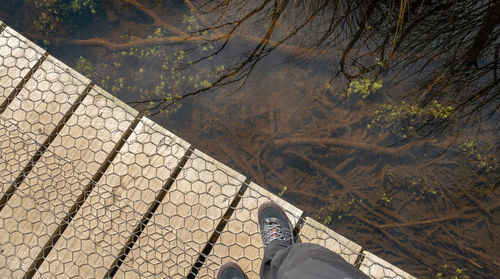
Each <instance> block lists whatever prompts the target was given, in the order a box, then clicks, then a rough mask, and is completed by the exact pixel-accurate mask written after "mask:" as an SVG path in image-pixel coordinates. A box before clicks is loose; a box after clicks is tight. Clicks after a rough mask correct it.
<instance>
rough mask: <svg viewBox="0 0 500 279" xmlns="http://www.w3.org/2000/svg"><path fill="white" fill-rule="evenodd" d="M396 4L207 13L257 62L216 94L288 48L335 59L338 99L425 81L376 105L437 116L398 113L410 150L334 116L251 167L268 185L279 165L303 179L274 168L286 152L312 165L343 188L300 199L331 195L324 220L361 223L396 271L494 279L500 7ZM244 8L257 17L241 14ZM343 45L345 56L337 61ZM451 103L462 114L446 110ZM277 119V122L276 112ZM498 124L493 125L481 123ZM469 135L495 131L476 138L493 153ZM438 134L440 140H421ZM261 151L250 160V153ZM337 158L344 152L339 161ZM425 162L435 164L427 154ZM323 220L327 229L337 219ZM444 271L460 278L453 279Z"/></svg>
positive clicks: (208, 8)
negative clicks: (364, 83)
mask: <svg viewBox="0 0 500 279" xmlns="http://www.w3.org/2000/svg"><path fill="white" fill-rule="evenodd" d="M394 4H395V3H390V2H382V1H363V2H356V1H345V2H343V1H314V3H311V2H297V1H290V2H288V1H275V2H273V1H264V2H259V3H258V4H255V3H249V2H248V1H238V2H236V3H235V2H232V1H219V2H216V3H214V2H213V1H210V2H206V3H204V4H200V5H199V11H198V13H199V14H200V16H206V18H210V19H214V18H215V19H219V20H214V21H212V22H210V23H208V22H205V24H206V26H207V27H209V29H210V30H212V31H213V30H218V33H219V34H222V35H219V37H220V38H221V39H222V40H229V38H230V37H229V35H230V36H231V38H238V40H241V41H247V42H253V45H254V48H253V49H251V50H250V51H249V52H248V54H247V56H245V58H244V60H242V61H240V63H237V64H236V65H235V66H234V67H233V68H230V69H229V70H228V73H229V74H228V76H226V77H224V78H222V79H221V80H220V81H216V82H215V83H214V84H217V83H219V82H220V84H227V83H228V82H233V81H242V82H244V81H245V80H246V79H247V78H248V75H249V74H250V73H251V72H252V70H253V69H254V67H255V65H256V64H257V63H258V62H259V61H261V60H262V59H263V58H264V57H266V56H267V55H269V54H270V53H271V52H273V51H275V50H276V51H281V52H285V53H288V54H290V55H292V56H294V57H298V58H300V59H316V58H318V57H321V58H322V59H324V58H325V57H326V58H329V59H331V60H333V62H334V64H335V65H336V66H335V68H336V72H335V73H334V75H333V77H332V78H331V79H330V81H329V86H335V87H336V88H335V90H339V88H338V86H337V84H336V83H339V82H344V83H346V84H350V83H351V82H352V81H355V80H359V79H366V78H372V79H375V78H385V77H387V78H393V79H395V80H396V81H398V82H403V81H411V82H412V84H414V87H413V88H412V89H411V90H406V91H403V92H401V91H398V92H394V93H389V92H384V93H385V95H386V96H384V97H383V98H376V97H374V98H373V99H372V100H371V101H372V102H374V103H375V104H376V103H377V102H378V103H379V104H380V103H381V104H386V103H389V104H392V106H391V110H389V111H386V113H394V112H395V111H396V112H398V106H399V107H400V108H401V107H404V105H403V104H401V98H402V97H404V100H405V102H406V103H407V104H408V103H410V104H411V105H412V107H417V108H418V109H419V110H420V111H426V110H427V114H425V113H406V114H405V113H403V112H404V110H399V113H400V116H401V117H400V119H397V118H392V119H391V121H401V123H399V124H398V125H399V126H400V127H401V129H402V130H404V131H406V130H405V129H407V128H408V127H409V126H412V127H411V129H412V130H413V134H411V135H410V136H413V138H412V139H411V140H408V137H402V136H401V134H399V135H389V134H387V133H383V132H384V131H378V132H380V134H376V133H375V132H368V134H367V132H366V131H365V130H366V129H363V126H364V125H362V124H363V123H366V122H367V121H368V120H367V118H370V116H367V115H361V116H359V117H352V116H351V117H347V118H342V119H343V120H347V121H345V122H343V123H338V122H337V123H333V124H332V120H333V119H335V117H336V116H338V114H336V113H326V112H325V113H324V114H323V115H324V116H326V117H325V118H326V119H325V120H323V121H322V120H320V119H315V120H316V121H318V122H320V123H321V124H320V125H318V126H319V127H318V128H317V129H306V130H302V131H300V130H298V131H297V130H294V129H293V128H292V129H288V130H281V131H280V130H279V129H278V131H277V132H276V133H274V134H272V135H271V138H273V139H274V140H273V141H271V142H269V141H268V142H267V143H268V144H270V145H271V146H269V145H268V146H267V148H265V147H263V148H264V149H260V150H254V151H258V153H257V154H258V158H257V159H256V161H257V166H258V170H257V171H252V170H251V169H252V168H251V167H246V169H248V170H249V172H251V173H252V172H253V173H254V174H255V176H256V177H263V176H264V175H263V174H262V172H263V170H262V169H263V167H261V166H260V164H259V163H261V164H264V163H263V162H264V161H266V162H268V163H267V167H268V169H267V170H265V171H266V173H267V174H268V175H271V176H276V177H278V178H277V179H276V180H278V181H281V182H284V181H287V179H286V178H285V177H284V176H287V175H290V173H281V174H280V173H276V172H273V170H271V168H275V169H284V167H285V166H284V164H283V162H281V160H276V159H273V158H272V157H273V156H274V154H276V152H284V153H286V154H287V155H288V156H290V158H291V159H292V160H293V161H297V160H299V161H301V162H303V163H305V164H306V165H308V166H309V168H310V171H311V172H317V173H318V174H317V175H315V176H317V178H316V179H321V176H324V178H325V179H324V183H325V184H328V183H333V184H334V185H335V186H336V187H337V190H333V191H331V192H330V198H331V199H330V198H325V196H322V195H318V194H316V195H313V196H312V197H310V199H309V198H308V196H310V195H308V194H309V193H308V191H309V189H310V188H309V189H308V188H307V187H302V188H301V187H300V186H298V185H296V186H298V187H288V188H289V189H292V190H291V191H292V192H293V191H294V190H293V189H294V188H295V189H296V192H295V195H296V197H300V198H302V199H305V200H307V202H304V203H303V206H307V204H309V205H310V204H313V203H314V201H316V202H318V199H319V201H320V203H324V204H325V206H324V207H323V209H324V211H327V213H326V214H325V213H324V212H323V213H320V214H319V215H320V217H321V216H322V215H323V216H322V217H325V216H326V215H328V216H330V217H331V215H334V218H335V217H337V218H344V219H348V220H349V221H345V222H346V224H348V225H349V227H350V228H349V229H345V231H347V232H349V235H356V237H359V236H360V235H361V236H364V239H365V240H366V245H367V246H368V247H372V248H374V249H379V250H378V251H380V248H379V247H381V243H383V244H382V245H385V249H386V250H384V251H380V252H381V253H383V254H384V255H385V256H387V257H389V258H391V260H393V261H395V262H396V263H402V262H406V263H408V262H412V263H416V264H417V265H418V266H409V267H408V268H409V269H410V271H413V272H415V273H416V274H418V275H423V276H426V277H427V276H429V273H428V272H431V273H432V274H433V275H434V276H437V275H436V274H437V273H436V272H439V271H444V273H445V274H447V275H449V276H451V275H458V274H456V273H457V272H458V271H457V270H460V268H461V267H464V266H466V267H467V269H468V270H469V272H472V273H473V274H475V275H476V276H491V275H492V274H495V273H497V272H498V271H499V267H500V264H499V263H498V261H496V260H495V255H497V253H496V249H497V248H498V247H496V245H491V244H493V243H496V235H497V232H498V229H499V228H498V224H499V220H498V217H495V212H498V210H499V209H500V204H499V203H498V186H499V185H498V183H497V182H495V181H496V179H498V161H497V156H498V146H499V145H498V141H497V139H496V138H495V135H498V133H497V132H496V130H493V131H488V129H490V128H491V120H493V121H498V114H497V110H498V106H499V104H500V102H499V94H498V93H499V90H498V89H499V88H498V78H497V70H498V64H497V63H498V49H499V41H498V35H499V34H500V30H499V28H498V23H499V22H500V20H499V18H498V17H499V15H500V10H499V9H500V4H499V3H498V2H496V1H490V2H488V1H479V2H477V1H463V2H456V1H440V2H428V1H418V2H416V3H408V2H407V1H401V3H400V4H401V6H400V7H391V5H394ZM398 4H399V3H398ZM243 7H244V8H243ZM240 10H245V11H249V12H245V13H243V14H241V12H238V11H240ZM220 11H223V12H222V13H220ZM391 13H393V14H394V15H392V19H391ZM204 21H206V20H205V19H204ZM214 26H215V27H214ZM238 28H240V29H241V30H239V31H238ZM214 33H216V32H215V31H214ZM257 38H258V39H257ZM223 47H225V44H222V45H221V48H223ZM336 49H341V50H342V51H341V52H340V53H336V52H335V50H336ZM376 59H377V60H376ZM281 97H283V96H281ZM332 99H335V98H330V99H325V98H322V97H317V98H315V100H309V101H310V102H306V105H308V108H309V109H311V107H312V108H313V109H315V110H317V111H319V112H323V111H324V110H326V109H327V108H330V109H336V110H338V106H336V105H334V103H332ZM270 101H271V102H272V101H273V100H272V97H271V100H270ZM276 102H279V101H278V100H276ZM349 102H350V100H346V101H345V103H347V104H348V105H352V106H353V107H354V111H364V110H365V109H369V108H373V107H376V105H367V104H364V103H362V104H349ZM318 103H319V104H318ZM439 107H440V108H443V107H448V108H450V110H449V111H448V112H444V111H443V110H441V111H440V112H439ZM436 111H438V112H436ZM351 113H352V111H351ZM309 116H310V115H309ZM269 118H270V119H273V117H272V116H271V115H269ZM294 120H295V121H297V122H303V120H301V119H300V117H294V116H290V118H289V119H288V121H294ZM415 120H416V121H415ZM488 121H490V125H488V124H484V126H482V127H481V125H478V124H481V123H483V122H488ZM285 122H286V121H285ZM224 123H225V122H224V121H220V122H219V124H218V125H221V126H223V127H224V126H225V124H224ZM226 124H227V123H226ZM282 124H283V123H282ZM360 124H361V125H360ZM291 126H292V127H293V125H291ZM297 126H299V127H300V125H297ZM302 127H304V126H302ZM353 127H354V129H353ZM466 127H467V128H471V127H475V129H476V131H475V132H480V133H484V134H485V135H484V136H480V137H477V138H476V139H480V140H482V141H483V142H482V144H483V145H482V147H481V148H479V145H481V143H478V142H476V141H475V140H472V139H469V140H465V141H464V138H468V137H470V136H471V135H473V133H471V132H470V131H468V130H467V129H466ZM493 127H495V124H493ZM444 128H448V129H447V131H448V133H447V134H441V132H443V131H444ZM227 129H228V130H231V128H229V127H227ZM350 129H352V130H351V131H350V132H343V130H350ZM493 129H495V128H493ZM435 132H437V133H435ZM431 133H432V134H431ZM332 134H334V135H336V136H333V137H332ZM426 135H427V136H429V137H422V136H426ZM464 135H467V136H464ZM416 136H418V137H416ZM459 136H461V137H459ZM353 138H354V139H361V140H353ZM391 139H392V140H393V139H396V140H397V141H396V142H397V144H396V145H393V146H390V145H391V142H393V141H392V140H391ZM484 142H486V143H487V144H484ZM249 145H250V144H249ZM318 146H319V147H318ZM261 147H262V146H261ZM479 149H482V150H483V151H479ZM446 150H447V151H448V152H447V153H446V152H445V151H446ZM252 152H253V151H252V150H248V152H247V154H252ZM332 152H335V153H336V154H335V156H331V155H328V154H329V153H330V154H331V153H332ZM426 153H427V154H429V155H428V156H429V157H430V158H423V157H421V156H418V155H421V154H426ZM488 153H489V155H488ZM306 154H307V155H306ZM325 154H327V155H325ZM416 155H417V156H416ZM243 157H244V156H243ZM338 157H341V158H344V160H340V162H339V163H338V164H336V165H335V164H333V166H332V164H331V162H332V161H333V162H336V161H337V162H338V161H339V160H338ZM374 157H375V158H376V159H373V158H374ZM240 160H245V158H241V159H240ZM459 160H462V161H461V163H458V162H459ZM235 161H237V160H235ZM269 162H273V163H269ZM243 168H245V167H244V166H243ZM300 169H301V170H304V167H303V166H302V167H301V168H300ZM367 176H369V178H367ZM293 177H297V175H293ZM262 181H265V179H264V178H262ZM288 181H289V180H288ZM291 183H294V182H291ZM303 183H304V182H303ZM288 185H289V184H288ZM355 185H370V186H363V187H359V186H358V187H356V186H355ZM327 192H328V191H327ZM332 193H334V194H332ZM374 209H376V210H374ZM311 210H314V209H313V208H311ZM338 220H340V219H338ZM338 220H337V221H338ZM324 221H325V222H327V223H328V222H331V219H324ZM373 232H378V237H373ZM478 236H479V238H482V240H481V241H478V239H477V238H478ZM372 241H373V242H372ZM398 259H399V261H398ZM436 259H438V260H437V261H436ZM443 264H447V266H449V265H452V266H454V267H455V268H454V269H453V271H450V270H448V268H447V267H445V268H444V267H443V266H442V265H443ZM429 267H432V268H431V269H427V268H429ZM424 270H425V271H424ZM454 273H455V274H454ZM459 276H464V275H463V274H462V275H459Z"/></svg>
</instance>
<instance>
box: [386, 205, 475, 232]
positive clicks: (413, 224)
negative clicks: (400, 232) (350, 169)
mask: <svg viewBox="0 0 500 279" xmlns="http://www.w3.org/2000/svg"><path fill="white" fill-rule="evenodd" d="M469 210H471V208H469ZM461 214H463V211H462V212H461V213H459V214H457V215H453V216H445V217H440V218H434V219H427V220H421V221H413V222H406V223H395V224H384V225H379V228H398V227H411V226H416V225H425V224H431V223H437V222H443V221H449V220H457V219H470V218H472V217H474V216H473V215H472V214H469V215H461Z"/></svg>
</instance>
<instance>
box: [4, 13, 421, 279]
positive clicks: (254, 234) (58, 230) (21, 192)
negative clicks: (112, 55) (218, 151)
mask: <svg viewBox="0 0 500 279" xmlns="http://www.w3.org/2000/svg"><path fill="white" fill-rule="evenodd" d="M0 23H1V27H0V32H1V33H0V187H1V188H0V189H1V191H0V278H22V277H23V278H24V277H27V278H69V277H72V278H73V277H78V278H80V277H82V278H107V277H115V278H157V277H161V278H196V277H198V278H215V275H216V273H217V269H218V268H219V266H220V265H221V264H223V263H225V262H227V261H236V262H237V263H238V264H239V265H240V266H241V267H242V268H243V269H244V270H245V271H246V272H247V274H248V275H249V277H250V278H258V271H259V267H260V263H261V259H262V256H263V248H262V242H261V239H260V233H259V230H258V225H257V208H258V207H259V205H260V204H262V203H263V202H265V201H268V200H273V201H275V202H277V203H278V204H280V205H281V206H282V207H283V208H284V209H285V211H286V213H287V214H288V216H289V218H290V220H292V222H293V225H295V227H296V232H297V236H298V240H299V241H302V242H310V243H317V244H319V245H322V246H324V247H326V248H328V249H331V250H332V251H334V252H336V253H338V254H340V255H341V256H342V257H344V258H345V259H346V260H347V261H348V262H350V263H352V264H353V265H355V266H357V267H359V268H360V270H362V271H363V272H365V273H366V274H368V275H370V276H371V277H373V278H414V277H412V276H410V275H409V274H407V273H405V272H404V271H402V270H400V269H398V268H396V267H394V266H393V265H391V264H389V263H388V262H386V261H384V260H382V259H380V258H378V257H377V256H375V255H373V254H371V253H369V252H367V251H363V249H362V247H361V246H360V245H358V244H356V243H354V242H352V241H350V240H349V239H347V238H345V237H343V236H341V235H339V234H337V233H335V232H334V231H332V230H330V229H328V228H327V227H325V226H323V225H322V224H320V223H318V222H316V221H314V220H313V219H311V218H309V217H304V216H303V214H302V211H301V210H299V209H297V208H296V207H294V206H293V205H291V204H289V203H287V202H285V201H284V200H282V199H280V198H279V197H277V196H275V195H273V194H271V193H269V192H268V191H267V190H265V189H264V188H262V187H260V186H259V185H257V184H255V183H253V182H251V181H250V180H249V179H248V178H246V177H245V176H244V175H242V174H240V173H237V172H236V171H234V170H232V169H230V168H229V167H227V166H225V165H223V164H221V163H220V162H218V161H216V160H215V159H213V158H211V157H210V156H209V155H207V154H204V153H203V152H201V151H200V150H198V149H195V148H193V147H192V146H191V145H190V144H189V143H188V142H186V141H184V140H182V139H181V138H179V137H178V136H176V135H174V134H172V133H171V132H169V131H167V130H166V129H164V128H162V127H160V126H159V125H157V124H155V123H154V122H152V121H151V120H149V119H148V118H146V117H141V116H140V115H139V113H138V112H137V111H135V110H134V109H132V108H130V107H128V106H127V105H125V104H124V103H122V102H121V101H119V100H117V99H116V98H114V97H113V96H111V95H110V94H108V93H107V92H105V91H104V90H103V89H101V88H99V87H97V86H95V85H94V84H93V83H92V82H91V81H90V80H88V79H87V78H85V77H83V76H82V75H80V74H78V73H77V72H75V71H74V70H72V69H71V68H69V67H68V66H66V65H64V64H63V63H62V62H60V61H58V60H57V59H55V58H54V57H52V56H50V55H48V54H47V53H46V52H45V51H44V50H43V49H41V48H40V47H38V46H36V45H35V44H33V43H31V42H30V41H28V40H27V39H26V38H24V37H23V36H21V35H20V34H19V33H17V32H15V31H14V30H12V29H11V28H9V27H8V26H6V25H5V24H3V23H2V22H0Z"/></svg>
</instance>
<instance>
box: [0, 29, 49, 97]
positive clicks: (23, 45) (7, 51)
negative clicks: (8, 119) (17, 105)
mask: <svg viewBox="0 0 500 279" xmlns="http://www.w3.org/2000/svg"><path fill="white" fill-rule="evenodd" d="M44 53H45V51H44V50H43V49H41V48H40V47H38V46H37V45H35V44H33V43H32V42H30V41H29V40H27V39H26V38H24V37H23V36H21V35H20V34H19V33H17V32H16V31H14V30H12V29H11V28H10V27H6V28H5V29H4V30H3V31H2V32H1V33H0V106H2V104H4V102H6V101H7V103H8V100H7V98H9V96H10V95H11V94H12V93H13V92H14V90H15V89H16V87H17V86H18V85H19V84H21V82H22V81H23V80H24V79H25V78H26V76H27V74H28V73H29V71H30V70H31V69H32V68H33V67H34V66H35V64H37V62H38V61H39V60H40V59H41V58H42V55H43V54H44Z"/></svg>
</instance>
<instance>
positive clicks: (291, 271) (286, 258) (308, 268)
mask: <svg viewBox="0 0 500 279" xmlns="http://www.w3.org/2000/svg"><path fill="white" fill-rule="evenodd" d="M260 277H261V278H262V279H292V278H293V279H302V278H304V279H314V278H338V279H345V278H352V279H355V278H360V279H361V278H362V279H366V278H368V276H366V275H365V274H364V273H362V272H361V271H360V270H359V269H357V268H355V267H354V266H353V265H351V264H350V263H348V262H346V261H345V260H344V259H343V258H342V257H340V256H339V255H338V254H336V253H334V252H332V251H330V250H328V249H326V248H324V247H322V246H319V245H317V244H309V243H297V244H293V245H289V244H287V243H286V242H285V241H281V240H274V241H271V243H270V244H269V246H268V247H267V248H266V249H265V252H264V259H263V260H262V265H261V267H260Z"/></svg>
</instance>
